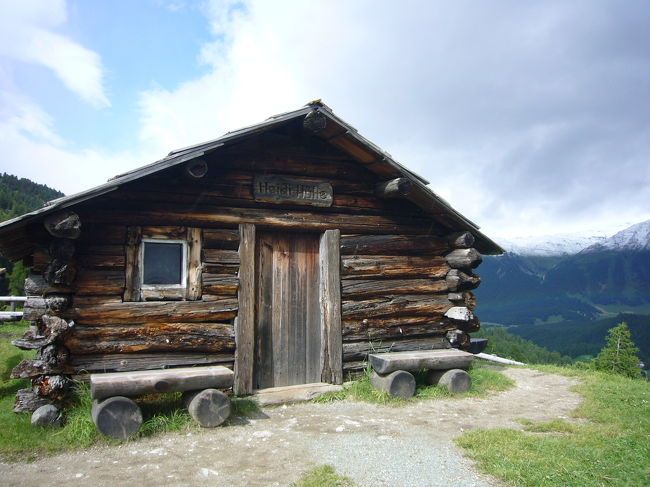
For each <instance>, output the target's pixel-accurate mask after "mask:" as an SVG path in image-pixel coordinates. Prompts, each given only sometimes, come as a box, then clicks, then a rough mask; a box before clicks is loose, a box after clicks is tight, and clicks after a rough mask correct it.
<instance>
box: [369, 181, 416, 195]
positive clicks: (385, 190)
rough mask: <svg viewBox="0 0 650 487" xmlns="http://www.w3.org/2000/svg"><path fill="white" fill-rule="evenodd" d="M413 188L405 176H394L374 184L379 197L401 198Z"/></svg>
mask: <svg viewBox="0 0 650 487" xmlns="http://www.w3.org/2000/svg"><path fill="white" fill-rule="evenodd" d="M412 190H413V183H412V182H411V181H410V180H409V179H407V178H395V179H391V180H389V181H384V182H382V183H379V184H377V185H376V186H375V194H376V195H377V196H379V197H380V198H403V197H404V196H406V195H408V194H409V193H410V192H411V191H412Z"/></svg>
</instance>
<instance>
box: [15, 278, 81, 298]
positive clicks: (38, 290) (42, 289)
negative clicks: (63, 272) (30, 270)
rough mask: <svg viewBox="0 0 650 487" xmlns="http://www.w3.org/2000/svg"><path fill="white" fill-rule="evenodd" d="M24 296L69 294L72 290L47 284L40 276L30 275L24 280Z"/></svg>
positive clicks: (67, 287)
mask: <svg viewBox="0 0 650 487" xmlns="http://www.w3.org/2000/svg"><path fill="white" fill-rule="evenodd" d="M24 289H25V294H26V295H27V296H44V295H45V294H49V293H70V292H72V291H73V289H72V288H71V287H69V286H59V285H55V286H53V285H51V284H49V283H48V282H47V281H46V280H45V278H44V277H43V276H42V275H40V274H30V275H29V276H28V277H27V279H25V285H24Z"/></svg>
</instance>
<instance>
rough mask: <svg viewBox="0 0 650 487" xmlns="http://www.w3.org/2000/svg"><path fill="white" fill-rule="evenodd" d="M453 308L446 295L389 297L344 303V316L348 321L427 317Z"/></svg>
mask: <svg viewBox="0 0 650 487" xmlns="http://www.w3.org/2000/svg"><path fill="white" fill-rule="evenodd" d="M451 307H452V304H451V303H450V302H449V300H448V299H447V296H446V295H444V296H437V295H431V294H424V295H404V296H401V295H398V296H392V295H388V296H385V297H384V298H374V299H370V300H366V301H343V303H342V316H343V317H344V318H346V319H351V318H362V319H363V318H370V317H375V316H386V317H388V316H392V317H397V316H400V315H406V316H420V315H423V316H425V315H437V314H440V313H444V312H445V311H447V310H448V309H449V308H451Z"/></svg>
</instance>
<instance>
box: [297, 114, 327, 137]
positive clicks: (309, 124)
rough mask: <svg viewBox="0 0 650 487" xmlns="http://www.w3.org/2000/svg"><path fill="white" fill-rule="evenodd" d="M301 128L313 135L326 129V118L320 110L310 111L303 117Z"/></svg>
mask: <svg viewBox="0 0 650 487" xmlns="http://www.w3.org/2000/svg"><path fill="white" fill-rule="evenodd" d="M302 126H303V128H304V129H305V130H307V131H309V132H312V133H315V134H316V133H318V132H322V131H323V130H325V127H327V117H326V116H325V115H324V114H323V113H321V112H320V110H312V111H311V112H309V113H308V114H307V115H305V119H304V120H303V122H302Z"/></svg>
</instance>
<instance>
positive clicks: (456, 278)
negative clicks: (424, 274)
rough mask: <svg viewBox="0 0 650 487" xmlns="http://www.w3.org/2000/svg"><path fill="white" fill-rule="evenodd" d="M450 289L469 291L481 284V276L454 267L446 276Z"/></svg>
mask: <svg viewBox="0 0 650 487" xmlns="http://www.w3.org/2000/svg"><path fill="white" fill-rule="evenodd" d="M445 280H446V281H447V284H448V285H449V290H450V291H469V290H470V289H476V288H477V287H478V286H479V284H481V278H480V277H479V276H477V275H474V274H471V273H470V274H466V273H464V272H463V271H459V270H458V269H452V270H450V271H449V272H448V273H447V276H446V277H445Z"/></svg>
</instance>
